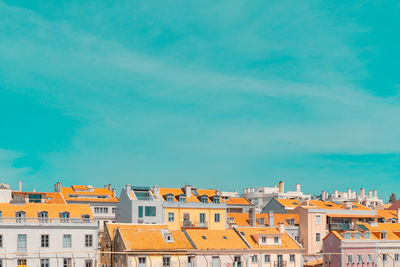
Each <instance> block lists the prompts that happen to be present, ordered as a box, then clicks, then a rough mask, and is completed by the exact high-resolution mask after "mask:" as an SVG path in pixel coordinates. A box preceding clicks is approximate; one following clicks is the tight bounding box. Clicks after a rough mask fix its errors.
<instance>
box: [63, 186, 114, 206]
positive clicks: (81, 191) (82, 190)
mask: <svg viewBox="0 0 400 267" xmlns="http://www.w3.org/2000/svg"><path fill="white" fill-rule="evenodd" d="M61 194H62V195H63V197H64V199H65V200H66V201H67V202H70V201H71V202H72V201H74V202H114V203H116V202H118V198H116V197H114V195H113V191H112V190H110V189H108V188H88V187H87V186H86V185H73V186H71V187H62V188H61ZM74 196H76V197H74Z"/></svg>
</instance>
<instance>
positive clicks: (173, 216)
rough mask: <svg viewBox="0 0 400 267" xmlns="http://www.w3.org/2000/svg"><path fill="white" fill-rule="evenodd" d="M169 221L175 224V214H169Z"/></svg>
mask: <svg viewBox="0 0 400 267" xmlns="http://www.w3.org/2000/svg"><path fill="white" fill-rule="evenodd" d="M168 221H169V222H174V221H175V213H173V212H168Z"/></svg>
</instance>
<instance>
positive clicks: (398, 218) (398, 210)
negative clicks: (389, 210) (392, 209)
mask: <svg viewBox="0 0 400 267" xmlns="http://www.w3.org/2000/svg"><path fill="white" fill-rule="evenodd" d="M397 223H400V209H397Z"/></svg>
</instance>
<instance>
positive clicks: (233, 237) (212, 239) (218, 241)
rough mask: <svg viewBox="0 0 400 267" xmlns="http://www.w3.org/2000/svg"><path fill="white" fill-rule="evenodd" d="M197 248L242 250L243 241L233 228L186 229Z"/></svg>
mask: <svg viewBox="0 0 400 267" xmlns="http://www.w3.org/2000/svg"><path fill="white" fill-rule="evenodd" d="M186 232H187V234H188V235H189V236H190V238H191V239H192V241H193V243H194V244H195V245H196V247H197V249H199V250H242V249H243V250H244V249H248V247H247V246H246V244H245V242H243V240H242V239H241V238H240V237H239V236H238V234H237V233H236V232H235V231H234V230H233V229H226V230H186Z"/></svg>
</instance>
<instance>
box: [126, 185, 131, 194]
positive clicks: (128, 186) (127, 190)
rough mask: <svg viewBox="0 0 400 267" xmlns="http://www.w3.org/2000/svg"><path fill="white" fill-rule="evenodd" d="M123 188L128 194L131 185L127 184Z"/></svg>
mask: <svg viewBox="0 0 400 267" xmlns="http://www.w3.org/2000/svg"><path fill="white" fill-rule="evenodd" d="M125 188H126V192H127V193H128V194H129V192H130V191H131V185H130V184H127V185H126V186H125Z"/></svg>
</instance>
